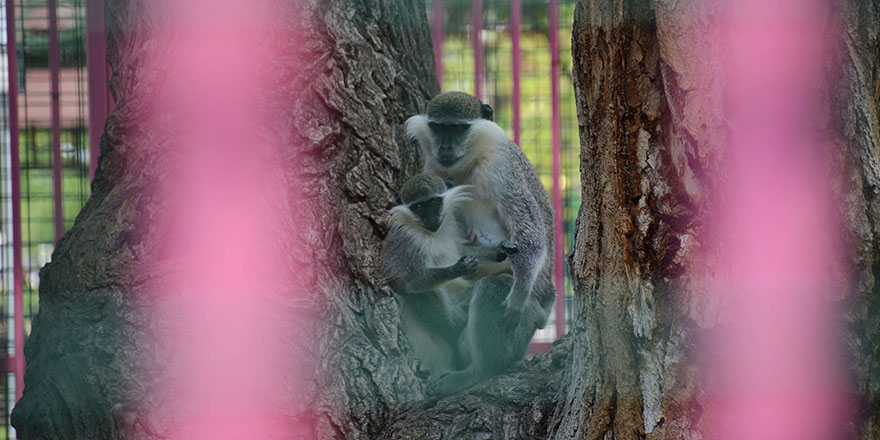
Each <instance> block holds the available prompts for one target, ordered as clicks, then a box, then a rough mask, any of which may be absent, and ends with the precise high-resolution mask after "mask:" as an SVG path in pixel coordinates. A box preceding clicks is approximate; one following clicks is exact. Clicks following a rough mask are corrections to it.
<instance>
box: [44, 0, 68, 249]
mask: <svg viewBox="0 0 880 440" xmlns="http://www.w3.org/2000/svg"><path fill="white" fill-rule="evenodd" d="M46 9H47V12H48V14H47V15H48V17H47V19H48V21H49V99H50V100H49V112H50V114H51V118H50V119H51V122H50V125H51V130H52V189H53V191H54V193H53V195H52V199H53V204H54V206H55V215H54V217H53V220H54V225H55V241H56V242H57V241H58V239H60V238H61V236H62V235H64V209H63V203H62V198H63V196H64V195H63V194H62V184H61V183H62V181H61V179H62V176H61V168H62V163H61V104H60V93H59V88H58V74H59V71H60V69H61V50H60V48H59V47H58V0H47V2H46Z"/></svg>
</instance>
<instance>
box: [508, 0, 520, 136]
mask: <svg viewBox="0 0 880 440" xmlns="http://www.w3.org/2000/svg"><path fill="white" fill-rule="evenodd" d="M521 21H522V2H521V0H511V1H510V40H511V42H512V43H513V49H512V51H513V54H512V55H513V142H514V143H516V144H517V145H520V143H519V142H520V131H521V126H520V89H519V80H520V75H519V74H520V70H521V68H522V59H521V57H520V56H521V54H520V51H519V33H520V22H521Z"/></svg>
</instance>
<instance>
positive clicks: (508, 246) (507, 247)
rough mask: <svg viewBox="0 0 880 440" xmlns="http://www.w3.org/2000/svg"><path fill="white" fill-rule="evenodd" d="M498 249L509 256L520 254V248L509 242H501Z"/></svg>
mask: <svg viewBox="0 0 880 440" xmlns="http://www.w3.org/2000/svg"><path fill="white" fill-rule="evenodd" d="M498 249H500V250H501V251H502V252H504V253H505V254H507V255H513V254H515V253H517V252H519V248H518V247H516V245H515V244H513V243H511V242H509V241H507V240H501V243H498Z"/></svg>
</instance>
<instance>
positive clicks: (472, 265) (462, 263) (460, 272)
mask: <svg viewBox="0 0 880 440" xmlns="http://www.w3.org/2000/svg"><path fill="white" fill-rule="evenodd" d="M479 266H480V263H479V262H478V261H477V259H476V258H475V257H473V256H470V255H468V256H465V257H461V258H459V259H458V261H457V262H456V263H455V264H454V265H452V271H453V272H454V273H455V274H456V275H457V276H460V277H462V276H466V275H470V274H472V273H474V272H476V271H477V268H478V267H479Z"/></svg>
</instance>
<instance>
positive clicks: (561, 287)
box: [548, 0, 565, 338]
mask: <svg viewBox="0 0 880 440" xmlns="http://www.w3.org/2000/svg"><path fill="white" fill-rule="evenodd" d="M548 12H549V14H550V15H549V21H550V26H549V28H550V29H549V32H550V84H551V85H550V89H551V97H550V99H551V105H552V124H553V128H552V130H553V131H552V136H553V213H554V214H555V215H554V218H555V221H556V225H555V228H556V234H555V236H556V246H555V253H556V255H555V256H554V257H555V259H556V271H555V274H554V275H555V279H556V337H557V338H558V337H560V336H562V335H563V334H564V333H565V270H564V268H565V266H564V264H565V258H564V254H565V249H563V246H565V231H564V225H563V219H562V215H563V213H562V188H561V186H560V174H561V169H560V168H561V164H560V160H561V151H560V150H561V144H560V137H561V131H560V125H559V29H558V28H559V0H550V5H549V11H548Z"/></svg>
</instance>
